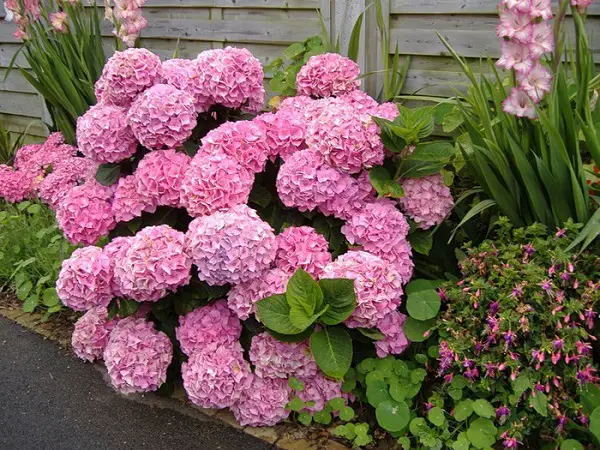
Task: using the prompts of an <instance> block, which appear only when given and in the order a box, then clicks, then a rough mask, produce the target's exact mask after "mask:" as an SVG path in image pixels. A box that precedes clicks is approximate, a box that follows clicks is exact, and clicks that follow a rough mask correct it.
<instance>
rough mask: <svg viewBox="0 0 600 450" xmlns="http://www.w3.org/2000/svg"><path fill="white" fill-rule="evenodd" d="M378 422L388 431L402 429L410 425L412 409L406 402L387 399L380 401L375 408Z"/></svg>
mask: <svg viewBox="0 0 600 450" xmlns="http://www.w3.org/2000/svg"><path fill="white" fill-rule="evenodd" d="M375 415H376V416H377V422H378V423H379V425H380V426H381V427H382V428H383V429H384V430H387V431H390V432H397V431H401V430H403V429H404V428H406V426H407V425H408V422H409V420H410V410H409V408H408V405H407V404H406V403H404V402H397V401H394V400H386V401H385V402H382V403H380V404H379V405H378V406H377V409H376V410H375Z"/></svg>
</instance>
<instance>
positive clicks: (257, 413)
mask: <svg viewBox="0 0 600 450" xmlns="http://www.w3.org/2000/svg"><path fill="white" fill-rule="evenodd" d="M250 386H251V387H250V388H248V389H244V390H243V391H242V393H241V396H240V398H239V399H238V400H237V401H236V402H235V403H234V404H233V405H232V406H231V411H232V412H233V415H234V416H235V419H236V420H237V421H238V423H239V424H240V425H241V426H243V427H245V426H251V427H265V426H267V427H269V426H273V425H277V424H278V423H279V422H281V421H282V420H285V419H287V417H288V416H289V415H290V411H289V410H288V409H286V405H287V403H288V402H289V400H290V396H291V389H290V388H289V386H288V383H287V381H286V380H284V379H280V378H260V377H259V376H256V375H253V376H252V377H251V382H250Z"/></svg>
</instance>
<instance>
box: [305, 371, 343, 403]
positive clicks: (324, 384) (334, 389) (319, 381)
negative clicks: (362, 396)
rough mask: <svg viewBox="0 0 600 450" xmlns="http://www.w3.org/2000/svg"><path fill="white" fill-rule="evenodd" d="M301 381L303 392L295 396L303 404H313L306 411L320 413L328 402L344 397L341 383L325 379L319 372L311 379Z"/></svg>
mask: <svg viewBox="0 0 600 450" xmlns="http://www.w3.org/2000/svg"><path fill="white" fill-rule="evenodd" d="M301 381H303V382H304V386H305V387H304V390H303V391H301V392H297V393H296V395H297V396H298V398H299V399H300V400H303V401H305V402H310V401H313V402H315V404H314V405H313V406H308V407H306V408H305V409H306V410H307V411H313V412H314V411H321V410H322V409H323V408H325V404H326V403H327V402H328V401H329V400H331V399H333V398H337V397H343V396H344V394H343V393H342V382H341V381H337V380H332V379H331V378H327V377H326V376H325V375H323V373H321V372H317V374H316V375H314V376H312V377H308V378H301Z"/></svg>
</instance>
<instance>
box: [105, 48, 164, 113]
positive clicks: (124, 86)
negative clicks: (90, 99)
mask: <svg viewBox="0 0 600 450" xmlns="http://www.w3.org/2000/svg"><path fill="white" fill-rule="evenodd" d="M161 78H162V65H161V62H160V58H159V57H158V56H157V55H155V54H154V53H152V52H151V51H149V50H146V49H145V48H130V49H128V50H125V51H124V52H116V53H115V54H114V55H113V56H112V57H110V58H109V60H108V61H107V63H106V65H105V66H104V69H103V70H102V77H101V79H103V80H104V81H102V82H100V81H98V82H97V83H96V89H97V90H96V97H97V98H99V99H100V98H101V99H102V100H103V101H108V102H110V103H113V104H115V105H119V106H129V105H130V104H131V102H133V100H135V98H136V97H137V96H138V94H140V93H141V92H143V91H145V90H146V89H148V88H149V87H151V86H153V85H154V84H155V83H157V82H159V81H160V80H161Z"/></svg>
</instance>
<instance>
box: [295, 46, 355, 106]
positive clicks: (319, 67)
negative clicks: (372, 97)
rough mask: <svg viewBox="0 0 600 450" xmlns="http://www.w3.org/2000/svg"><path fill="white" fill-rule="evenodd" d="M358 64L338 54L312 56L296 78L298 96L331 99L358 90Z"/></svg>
mask: <svg viewBox="0 0 600 450" xmlns="http://www.w3.org/2000/svg"><path fill="white" fill-rule="evenodd" d="M359 74H360V69H359V67H358V64H356V63H355V62H354V61H352V60H351V59H350V58H346V57H344V56H341V55H339V54H337V53H324V54H322V55H315V56H311V57H310V59H309V60H308V61H307V62H306V64H305V65H304V66H302V68H301V69H300V72H298V75H297V76H296V89H297V90H298V95H307V96H309V97H317V98H318V97H331V96H334V97H335V96H339V95H343V94H346V93H348V92H350V91H353V90H355V89H358V87H359V86H360V80H359V79H358V76H359Z"/></svg>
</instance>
